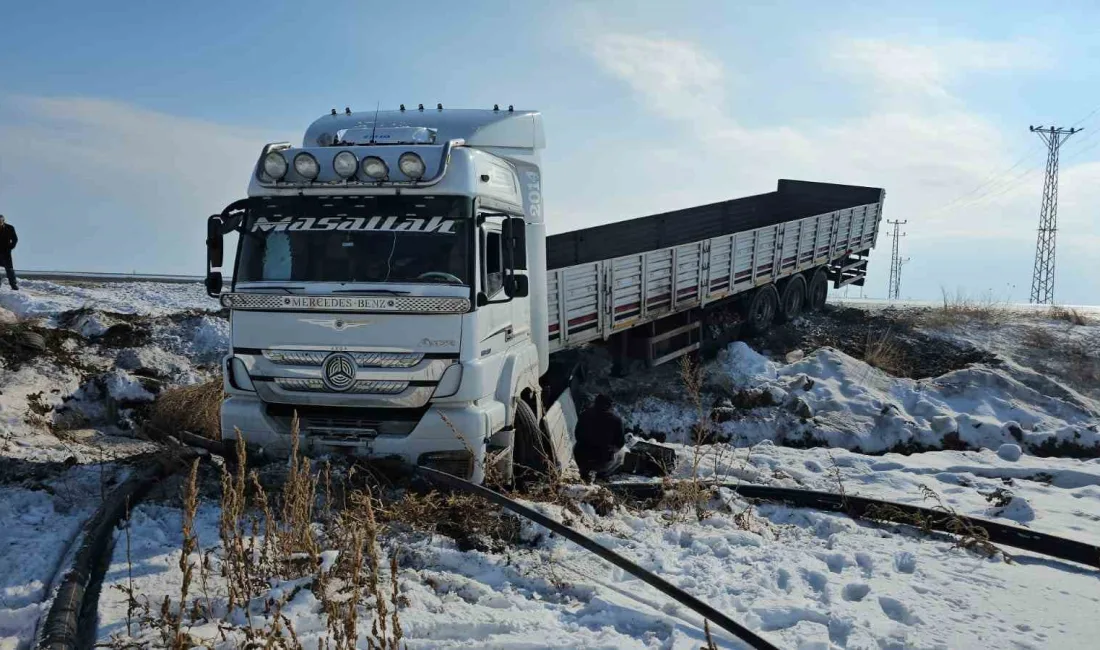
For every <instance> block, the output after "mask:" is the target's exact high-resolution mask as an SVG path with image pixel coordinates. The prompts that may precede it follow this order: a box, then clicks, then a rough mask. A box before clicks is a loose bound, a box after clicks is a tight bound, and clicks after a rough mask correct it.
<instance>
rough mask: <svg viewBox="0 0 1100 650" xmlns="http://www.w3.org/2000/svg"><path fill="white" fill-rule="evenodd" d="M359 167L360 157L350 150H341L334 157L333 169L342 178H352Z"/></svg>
mask: <svg viewBox="0 0 1100 650" xmlns="http://www.w3.org/2000/svg"><path fill="white" fill-rule="evenodd" d="M358 169H359V159H358V158H356V157H355V154H353V153H352V152H350V151H341V152H340V153H338V154H336V157H335V158H333V159H332V171H334V172H336V175H337V176H339V177H340V178H351V177H352V176H355V172H356V171H357V170H358Z"/></svg>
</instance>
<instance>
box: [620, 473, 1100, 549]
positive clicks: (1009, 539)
mask: <svg viewBox="0 0 1100 650" xmlns="http://www.w3.org/2000/svg"><path fill="white" fill-rule="evenodd" d="M608 487H609V488H611V490H613V491H617V492H620V493H625V494H629V495H630V496H632V497H634V498H639V499H653V498H659V497H660V496H661V494H662V493H663V491H664V487H663V486H662V485H661V484H658V483H612V484H610V485H609V486H608ZM715 487H724V488H727V489H729V490H731V491H733V492H736V493H737V494H740V495H741V496H743V497H745V498H747V499H760V500H764V501H780V502H783V503H787V504H790V505H792V506H797V507H800V508H813V509H816V510H833V511H837V512H843V513H845V514H847V515H849V516H851V517H854V518H866V519H875V520H881V521H892V522H895V523H899V524H908V525H912V526H918V527H924V528H928V529H930V530H935V531H939V532H945V533H956V534H957V533H959V532H960V523H961V524H962V527H963V528H971V529H975V528H980V529H983V530H984V531H985V532H986V533H987V534H988V535H989V541H990V542H992V543H993V544H1003V545H1005V546H1012V547H1014V548H1018V549H1022V550H1025V551H1031V552H1033V553H1040V554H1042V555H1048V556H1050V557H1054V558H1058V559H1059V560H1067V561H1069V562H1077V563H1079V564H1085V565H1088V566H1091V567H1095V568H1098V569H1100V546H1094V545H1092V544H1086V543H1084V542H1079V541H1077V540H1073V539H1066V538H1064V537H1057V536H1054V535H1049V534H1047V533H1040V532H1037V531H1034V530H1031V529H1029V528H1022V527H1020V526H1010V525H1007V524H1002V523H999V522H996V521H989V520H987V519H977V518H975V517H967V516H964V515H959V514H955V513H953V512H945V511H943V510H934V509H932V508H923V507H921V506H914V505H909V504H907V503H894V502H893V501H881V500H879V499H868V498H865V497H857V496H851V495H844V494H834V493H832V492H817V491H814V490H802V489H796V488H785V487H771V486H767V485H752V484H746V483H720V484H717V485H716V486H715Z"/></svg>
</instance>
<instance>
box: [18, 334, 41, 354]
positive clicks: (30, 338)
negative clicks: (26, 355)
mask: <svg viewBox="0 0 1100 650" xmlns="http://www.w3.org/2000/svg"><path fill="white" fill-rule="evenodd" d="M19 345H21V346H23V347H24V348H27V349H28V350H33V351H35V352H45V351H46V338H45V337H44V336H42V335H41V334H39V333H38V332H22V333H20V335H19Z"/></svg>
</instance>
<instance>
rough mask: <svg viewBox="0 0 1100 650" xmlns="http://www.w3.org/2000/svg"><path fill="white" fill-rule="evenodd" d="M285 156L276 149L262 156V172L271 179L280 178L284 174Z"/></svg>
mask: <svg viewBox="0 0 1100 650" xmlns="http://www.w3.org/2000/svg"><path fill="white" fill-rule="evenodd" d="M287 167H288V165H287V164H286V157H285V156H284V155H283V154H281V153H279V152H278V151H272V152H271V153H269V154H267V155H266V156H264V173H265V174H267V176H268V178H271V179H273V180H276V181H278V180H282V178H283V176H286V170H287Z"/></svg>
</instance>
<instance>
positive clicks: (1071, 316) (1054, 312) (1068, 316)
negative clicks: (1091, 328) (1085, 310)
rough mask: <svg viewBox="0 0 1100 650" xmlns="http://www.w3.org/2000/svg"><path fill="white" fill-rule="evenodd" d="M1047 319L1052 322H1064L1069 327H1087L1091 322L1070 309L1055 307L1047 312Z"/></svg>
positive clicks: (1078, 312)
mask: <svg viewBox="0 0 1100 650" xmlns="http://www.w3.org/2000/svg"><path fill="white" fill-rule="evenodd" d="M1047 317H1048V318H1050V319H1052V320H1060V321H1065V322H1067V323H1069V324H1071V325H1089V324H1090V323H1091V321H1090V320H1089V318H1088V317H1087V316H1085V315H1084V314H1082V313H1081V312H1080V311H1078V310H1076V309H1073V308H1072V307H1062V306H1059V305H1055V306H1053V307H1051V308H1050V309H1049V310H1048V311H1047Z"/></svg>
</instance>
